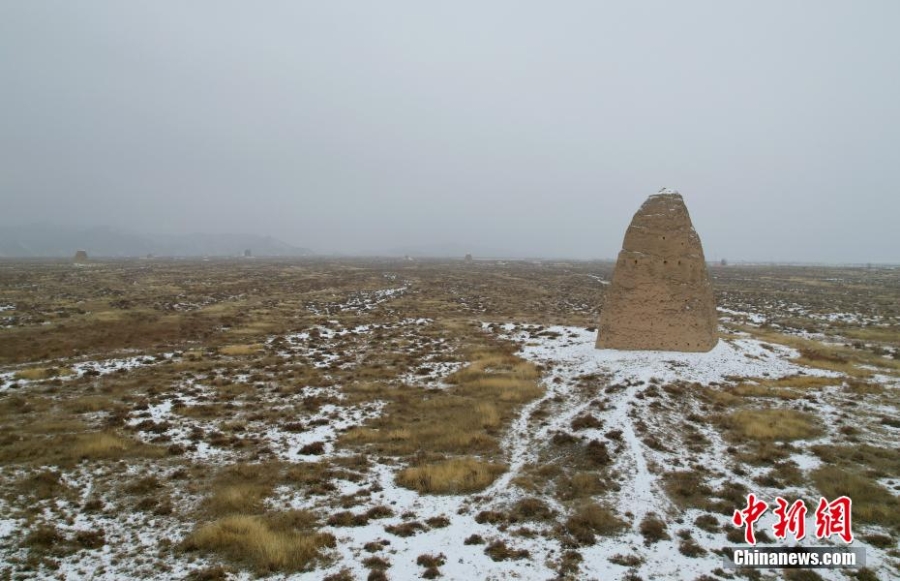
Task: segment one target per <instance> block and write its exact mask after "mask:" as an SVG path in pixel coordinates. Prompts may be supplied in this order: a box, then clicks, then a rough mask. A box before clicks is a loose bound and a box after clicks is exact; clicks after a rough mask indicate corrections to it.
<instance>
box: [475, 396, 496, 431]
mask: <svg viewBox="0 0 900 581" xmlns="http://www.w3.org/2000/svg"><path fill="white" fill-rule="evenodd" d="M475 413H476V414H478V418H479V420H480V421H481V425H482V427H483V428H485V429H487V430H493V429H496V428H499V427H500V424H501V421H502V420H501V418H500V412H499V411H497V406H495V405H494V404H492V403H490V402H482V403H479V404H478V405H476V406H475Z"/></svg>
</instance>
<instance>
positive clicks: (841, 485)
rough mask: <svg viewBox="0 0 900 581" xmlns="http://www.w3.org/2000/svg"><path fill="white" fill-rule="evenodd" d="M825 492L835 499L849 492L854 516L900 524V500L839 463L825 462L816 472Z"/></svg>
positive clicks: (888, 523)
mask: <svg viewBox="0 0 900 581" xmlns="http://www.w3.org/2000/svg"><path fill="white" fill-rule="evenodd" d="M812 479H813V482H814V483H815V484H816V487H817V488H818V489H819V490H820V491H821V492H822V494H823V495H824V496H825V497H826V498H827V499H828V500H833V499H835V498H837V497H839V496H848V497H850V499H852V500H853V518H855V519H857V520H859V521H861V522H864V523H871V524H878V525H883V526H889V527H894V528H896V527H898V526H900V500H898V499H897V498H896V497H895V496H894V495H892V494H891V493H890V492H889V491H887V490H886V489H884V488H883V487H882V486H879V485H878V484H876V483H875V482H872V481H871V480H869V479H868V478H866V477H864V476H862V475H860V474H859V473H854V472H849V471H847V470H844V469H842V468H838V467H836V466H823V467H822V468H819V469H818V470H816V471H815V472H813V474H812Z"/></svg>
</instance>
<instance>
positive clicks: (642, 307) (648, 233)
mask: <svg viewBox="0 0 900 581" xmlns="http://www.w3.org/2000/svg"><path fill="white" fill-rule="evenodd" d="M717 326H718V322H717V320H716V304H715V299H714V297H713V291H712V285H711V284H710V282H709V273H708V272H707V270H706V259H705V258H704V257H703V247H702V246H701V244H700V237H699V236H698V235H697V232H696V231H695V230H694V226H693V224H691V217H690V215H689V214H688V211H687V207H685V205H684V200H683V199H682V198H681V194H679V193H678V192H676V191H674V190H669V189H666V188H663V189H662V190H660V193H658V194H656V195H653V196H650V197H649V198H647V201H646V202H644V204H643V205H642V206H641V208H640V209H639V210H638V211H637V213H636V214H635V215H634V218H632V220H631V225H630V226H628V231H627V232H625V241H624V242H623V243H622V251H621V252H619V258H618V260H617V261H616V269H615V272H614V273H613V279H612V283H611V284H610V286H609V290H608V292H607V293H606V302H605V304H604V305H603V310H602V311H601V312H600V331H599V333H598V336H597V348H598V349H630V350H636V349H650V350H658V351H709V350H710V349H712V348H713V347H715V345H716V342H717V341H718V338H717V335H716V330H717Z"/></svg>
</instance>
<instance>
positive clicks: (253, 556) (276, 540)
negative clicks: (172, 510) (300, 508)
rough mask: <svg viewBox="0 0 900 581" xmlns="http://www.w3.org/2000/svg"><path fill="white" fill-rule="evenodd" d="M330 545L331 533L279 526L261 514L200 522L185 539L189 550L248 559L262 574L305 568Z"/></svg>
mask: <svg viewBox="0 0 900 581" xmlns="http://www.w3.org/2000/svg"><path fill="white" fill-rule="evenodd" d="M331 546H334V537H332V536H331V535H328V534H322V533H297V532H292V531H282V530H276V529H273V528H272V527H270V526H269V524H268V523H266V522H265V521H264V520H263V519H262V518H260V517H256V516H244V515H235V516H229V517H225V518H223V519H220V520H217V521H215V522H212V523H209V524H207V525H204V526H201V527H200V528H198V529H197V530H196V531H195V532H194V533H192V534H191V535H190V536H189V537H188V538H187V539H186V540H185V548H186V549H187V550H196V549H199V550H202V551H208V552H212V553H216V554H218V555H220V556H222V557H224V558H226V559H228V560H230V561H236V562H241V563H246V564H248V565H250V566H252V567H253V568H254V569H255V570H256V571H257V573H259V574H265V573H270V572H276V571H277V572H295V571H302V570H304V569H307V568H309V566H310V565H311V564H312V563H313V561H315V559H316V558H317V557H318V556H319V551H320V550H321V549H323V548H325V547H331Z"/></svg>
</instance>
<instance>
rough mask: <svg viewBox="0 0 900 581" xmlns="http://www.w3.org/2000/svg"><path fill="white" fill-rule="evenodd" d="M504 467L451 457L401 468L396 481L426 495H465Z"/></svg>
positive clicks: (482, 487)
mask: <svg viewBox="0 0 900 581" xmlns="http://www.w3.org/2000/svg"><path fill="white" fill-rule="evenodd" d="M505 471H506V466H503V465H500V464H490V463H488V462H482V461H480V460H477V459H475V458H453V459H452V460H446V461H444V462H439V463H436V464H426V465H424V466H415V467H411V468H406V469H405V470H401V471H400V472H399V473H398V474H397V484H399V485H400V486H403V487H404V488H409V489H412V490H417V491H419V492H422V493H426V494H465V493H470V492H477V491H479V490H484V489H485V488H487V487H488V486H489V485H490V484H491V483H492V482H493V481H494V480H495V479H496V478H497V477H498V476H500V475H501V474H503V472H505Z"/></svg>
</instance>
